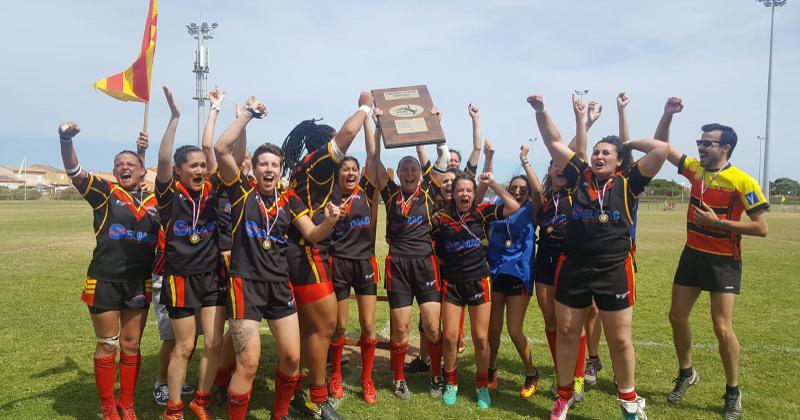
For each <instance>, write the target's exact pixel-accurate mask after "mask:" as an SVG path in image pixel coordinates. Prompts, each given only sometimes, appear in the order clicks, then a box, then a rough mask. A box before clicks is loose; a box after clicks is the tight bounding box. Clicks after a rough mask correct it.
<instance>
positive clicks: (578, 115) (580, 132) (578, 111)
mask: <svg viewBox="0 0 800 420" xmlns="http://www.w3.org/2000/svg"><path fill="white" fill-rule="evenodd" d="M572 111H573V112H574V113H575V148H574V149H573V150H574V151H575V153H577V154H578V156H580V158H581V159H583V160H584V161H586V160H587V156H586V142H587V137H588V134H587V130H586V124H585V123H584V122H583V119H584V118H585V116H586V105H585V104H584V103H583V100H580V99H578V98H577V97H576V96H575V94H572Z"/></svg>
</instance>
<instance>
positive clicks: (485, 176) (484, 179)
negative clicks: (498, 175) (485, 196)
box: [478, 172, 494, 186]
mask: <svg viewBox="0 0 800 420" xmlns="http://www.w3.org/2000/svg"><path fill="white" fill-rule="evenodd" d="M478 180H479V181H480V183H481V184H484V185H487V186H488V185H489V184H491V183H492V181H494V175H492V173H491V172H483V173H481V174H480V175H478Z"/></svg>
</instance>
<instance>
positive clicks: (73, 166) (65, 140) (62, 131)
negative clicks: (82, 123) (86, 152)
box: [58, 121, 89, 186]
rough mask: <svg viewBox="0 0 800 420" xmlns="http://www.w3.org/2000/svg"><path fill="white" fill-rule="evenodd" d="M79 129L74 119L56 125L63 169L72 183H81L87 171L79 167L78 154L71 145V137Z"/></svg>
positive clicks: (76, 133)
mask: <svg viewBox="0 0 800 420" xmlns="http://www.w3.org/2000/svg"><path fill="white" fill-rule="evenodd" d="M80 132H81V129H80V128H78V124H76V123H75V122H74V121H68V122H65V123H62V124H60V125H59V126H58V137H59V139H60V143H61V160H62V161H63V162H64V170H65V171H66V172H67V176H69V177H70V179H72V184H73V185H76V186H77V185H78V184H79V183H82V182H83V181H84V180H85V179H86V177H87V176H89V173H88V172H86V171H84V170H83V168H81V164H80V163H79V162H78V155H77V154H76V153H75V147H74V146H73V145H72V138H73V137H75V136H76V135H78V133H80Z"/></svg>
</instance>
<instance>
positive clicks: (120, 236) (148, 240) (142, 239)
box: [108, 223, 158, 245]
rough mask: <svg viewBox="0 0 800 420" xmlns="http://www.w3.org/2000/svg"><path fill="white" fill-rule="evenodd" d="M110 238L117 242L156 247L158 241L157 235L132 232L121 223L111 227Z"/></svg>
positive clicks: (109, 230)
mask: <svg viewBox="0 0 800 420" xmlns="http://www.w3.org/2000/svg"><path fill="white" fill-rule="evenodd" d="M108 237H109V238H111V239H113V240H115V241H119V240H124V241H126V242H134V243H137V244H142V245H155V244H156V241H157V240H158V235H157V234H154V233H150V232H137V231H135V230H130V229H127V228H125V226H123V225H121V224H119V223H114V224H113V225H111V226H109V228H108Z"/></svg>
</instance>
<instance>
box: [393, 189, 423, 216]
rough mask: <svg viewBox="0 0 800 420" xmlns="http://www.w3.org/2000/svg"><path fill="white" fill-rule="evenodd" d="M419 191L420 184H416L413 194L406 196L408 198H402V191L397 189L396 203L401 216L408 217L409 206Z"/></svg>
mask: <svg viewBox="0 0 800 420" xmlns="http://www.w3.org/2000/svg"><path fill="white" fill-rule="evenodd" d="M420 191H421V189H420V186H419V185H417V189H416V190H414V194H412V195H411V197H408V200H405V199H403V191H402V190H401V191H398V193H397V205H398V206H399V207H400V212H401V213H402V214H403V216H406V217H408V213H410V212H411V207H412V205H413V203H414V200H415V199H416V197H417V196H419V192H420Z"/></svg>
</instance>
